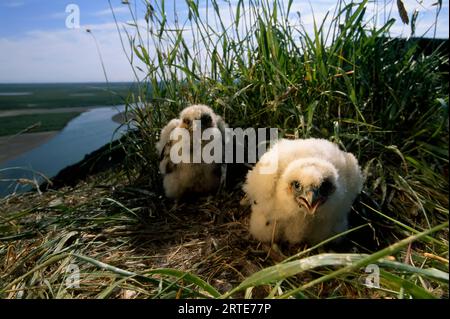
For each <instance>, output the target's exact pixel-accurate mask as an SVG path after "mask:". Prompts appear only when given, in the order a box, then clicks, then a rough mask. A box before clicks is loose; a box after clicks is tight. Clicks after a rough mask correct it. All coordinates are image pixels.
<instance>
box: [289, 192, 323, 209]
mask: <svg viewBox="0 0 450 319" xmlns="http://www.w3.org/2000/svg"><path fill="white" fill-rule="evenodd" d="M295 200H296V201H297V204H298V205H299V206H300V207H301V206H303V207H305V208H306V211H307V213H308V214H309V215H314V213H315V212H316V210H317V208H318V207H319V206H320V205H321V204H322V203H323V199H322V198H321V196H320V195H319V190H318V189H313V190H310V191H306V192H304V193H303V194H300V195H298V196H296V197H295Z"/></svg>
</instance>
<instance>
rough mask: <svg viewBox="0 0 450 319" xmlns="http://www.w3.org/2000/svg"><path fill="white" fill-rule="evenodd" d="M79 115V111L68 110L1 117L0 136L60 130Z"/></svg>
mask: <svg viewBox="0 0 450 319" xmlns="http://www.w3.org/2000/svg"><path fill="white" fill-rule="evenodd" d="M78 115H80V113H79V112H68V113H55V114H29V115H18V116H7V117H0V136H3V135H14V134H19V133H34V132H47V131H59V130H61V129H63V128H64V126H66V124H67V123H68V122H69V121H70V120H71V119H73V118H75V117H77V116H78Z"/></svg>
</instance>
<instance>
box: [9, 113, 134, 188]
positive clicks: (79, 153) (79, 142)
mask: <svg viewBox="0 0 450 319" xmlns="http://www.w3.org/2000/svg"><path fill="white" fill-rule="evenodd" d="M124 108H125V106H124V105H120V106H115V107H97V108H94V109H92V110H89V111H87V112H84V113H82V114H80V115H79V116H78V117H76V118H74V119H73V120H71V121H70V122H69V123H68V124H67V125H66V127H65V128H64V129H63V130H62V131H60V132H59V133H58V134H57V135H55V136H54V137H53V138H52V139H50V140H49V141H47V142H46V143H44V144H41V145H39V146H38V147H36V148H34V149H32V150H30V151H28V152H26V153H23V154H22V155H19V156H18V157H16V158H14V159H11V160H9V161H6V162H3V163H1V164H0V196H1V197H3V196H6V195H8V194H11V193H13V192H22V191H25V190H28V189H30V186H27V185H21V184H18V183H17V182H16V181H15V180H17V179H19V178H23V179H31V180H33V179H36V180H37V182H38V183H40V182H42V181H44V178H43V177H42V176H41V175H40V174H43V175H45V176H46V177H48V178H51V177H53V176H55V175H56V174H57V173H58V172H59V171H60V170H61V169H63V168H65V167H66V166H69V165H72V164H75V163H77V162H79V161H80V160H82V159H83V158H84V156H85V155H86V154H89V153H91V152H92V151H95V150H96V149H98V148H100V147H102V146H103V145H105V144H107V143H109V142H111V141H113V140H115V139H117V138H119V137H120V136H121V135H122V134H123V133H124V132H125V131H126V126H124V127H120V124H118V123H116V122H114V121H113V120H112V117H113V116H114V115H115V114H117V113H119V112H121V111H123V110H124Z"/></svg>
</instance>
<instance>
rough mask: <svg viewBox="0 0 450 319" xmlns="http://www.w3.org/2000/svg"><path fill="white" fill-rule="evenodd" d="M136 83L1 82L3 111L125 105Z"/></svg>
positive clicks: (0, 99) (1, 106) (0, 95)
mask: <svg viewBox="0 0 450 319" xmlns="http://www.w3.org/2000/svg"><path fill="white" fill-rule="evenodd" d="M133 90H134V87H133V84H132V83H108V84H105V83H61V84H57V83H48V84H47V83H45V84H36V83H33V84H0V111H3V110H17V109H30V110H32V109H33V108H62V107H82V106H105V105H116V104H124V101H125V99H126V97H127V96H128V94H130V93H132V92H133Z"/></svg>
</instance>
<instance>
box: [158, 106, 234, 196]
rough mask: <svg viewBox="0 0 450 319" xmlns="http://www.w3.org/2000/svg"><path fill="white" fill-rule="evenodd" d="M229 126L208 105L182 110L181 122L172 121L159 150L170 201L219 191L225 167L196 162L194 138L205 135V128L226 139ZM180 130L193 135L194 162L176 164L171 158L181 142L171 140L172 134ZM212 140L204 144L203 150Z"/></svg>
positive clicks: (191, 150)
mask: <svg viewBox="0 0 450 319" xmlns="http://www.w3.org/2000/svg"><path fill="white" fill-rule="evenodd" d="M225 127H226V124H225V122H224V121H223V119H222V118H221V117H220V116H219V115H217V114H215V113H214V111H213V110H212V109H211V108H210V107H208V106H207V105H202V104H196V105H191V106H189V107H187V108H185V109H184V110H182V111H181V113H180V116H179V118H178V119H172V120H171V121H170V122H169V123H168V124H167V125H166V126H165V127H164V128H163V129H162V130H161V134H160V139H159V141H158V143H157V144H156V149H157V151H158V154H159V156H160V164H159V170H160V172H161V174H162V175H163V186H164V191H165V194H166V196H167V197H168V198H173V199H180V198H182V197H184V196H188V195H191V194H205V193H211V192H214V191H216V190H217V189H218V187H219V185H220V181H221V164H220V163H205V162H204V161H203V159H201V161H200V162H199V163H194V162H193V154H192V153H193V142H194V141H193V139H194V136H195V134H194V133H199V134H201V133H202V132H203V131H204V130H205V129H212V130H218V131H219V132H220V135H221V136H222V138H223V137H224V130H225ZM176 128H183V129H186V130H187V131H188V132H189V138H190V141H189V143H190V150H189V152H190V154H189V158H190V162H189V163H184V162H181V163H174V162H173V161H172V160H171V158H170V151H171V149H172V147H173V146H174V145H175V144H176V143H177V142H180V139H178V140H173V139H171V138H170V137H171V133H172V132H173V131H174V130H175V129H176ZM208 142H209V141H208V140H206V141H200V143H201V147H202V148H203V146H204V145H205V144H207V143H208Z"/></svg>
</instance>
